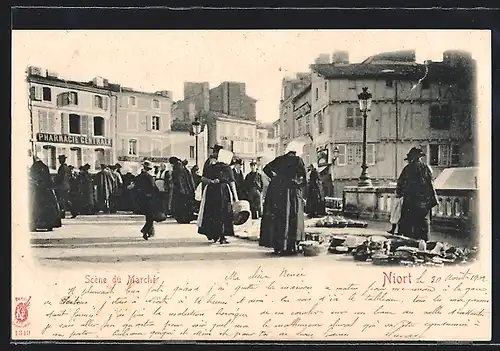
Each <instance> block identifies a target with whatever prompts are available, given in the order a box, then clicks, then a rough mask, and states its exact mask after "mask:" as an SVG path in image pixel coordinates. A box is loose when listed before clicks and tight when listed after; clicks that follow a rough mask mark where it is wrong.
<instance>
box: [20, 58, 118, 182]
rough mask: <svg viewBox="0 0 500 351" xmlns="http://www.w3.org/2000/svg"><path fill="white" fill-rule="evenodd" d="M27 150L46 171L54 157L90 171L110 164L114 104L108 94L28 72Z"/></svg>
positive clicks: (95, 84) (36, 69)
mask: <svg viewBox="0 0 500 351" xmlns="http://www.w3.org/2000/svg"><path fill="white" fill-rule="evenodd" d="M27 83H28V88H29V89H28V91H29V100H28V101H29V106H28V108H29V112H30V117H31V129H32V145H31V150H32V152H35V153H36V154H37V156H38V157H39V158H40V159H41V160H42V161H43V162H44V163H45V164H47V166H48V167H49V169H50V171H51V172H52V173H55V172H56V170H57V168H58V162H57V158H58V156H59V155H65V156H66V157H67V164H68V165H72V166H74V167H80V166H82V165H84V164H86V163H88V164H90V166H91V171H95V170H97V169H99V167H100V165H101V164H102V163H105V164H110V163H113V162H114V159H115V155H114V151H113V147H114V140H113V139H114V138H113V136H114V133H115V129H114V128H115V124H114V121H115V118H114V117H115V115H114V113H113V112H114V110H115V104H114V100H113V98H112V96H111V94H110V92H109V91H108V90H106V89H104V88H103V87H101V86H100V85H101V84H100V78H96V79H94V80H93V81H92V82H88V83H84V82H76V81H69V80H64V79H61V78H59V77H58V76H57V74H56V73H54V72H51V71H48V70H46V69H43V68H40V67H34V66H31V67H28V71H27Z"/></svg>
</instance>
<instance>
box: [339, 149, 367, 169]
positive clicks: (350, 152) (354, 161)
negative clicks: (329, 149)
mask: <svg viewBox="0 0 500 351" xmlns="http://www.w3.org/2000/svg"><path fill="white" fill-rule="evenodd" d="M340 151H341V150H340V147H339V158H340ZM346 151H347V152H346V156H347V157H346V158H347V162H346V163H347V164H348V165H360V164H362V163H363V144H351V145H347V148H346ZM339 164H340V162H339ZM366 164H367V165H374V164H375V144H367V145H366Z"/></svg>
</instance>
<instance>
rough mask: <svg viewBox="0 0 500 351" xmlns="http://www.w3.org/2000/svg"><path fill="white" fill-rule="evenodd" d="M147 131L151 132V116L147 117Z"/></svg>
mask: <svg viewBox="0 0 500 351" xmlns="http://www.w3.org/2000/svg"><path fill="white" fill-rule="evenodd" d="M146 131H148V132H149V131H151V116H146Z"/></svg>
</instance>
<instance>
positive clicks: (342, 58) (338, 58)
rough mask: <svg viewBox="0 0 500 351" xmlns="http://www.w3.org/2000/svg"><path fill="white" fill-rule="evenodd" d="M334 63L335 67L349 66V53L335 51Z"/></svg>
mask: <svg viewBox="0 0 500 351" xmlns="http://www.w3.org/2000/svg"><path fill="white" fill-rule="evenodd" d="M332 63H333V64H335V65H339V64H340V65H347V64H349V52H347V51H335V52H334V53H333V54H332Z"/></svg>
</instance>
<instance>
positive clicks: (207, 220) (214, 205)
mask: <svg viewBox="0 0 500 351" xmlns="http://www.w3.org/2000/svg"><path fill="white" fill-rule="evenodd" d="M232 203H233V198H232V194H231V190H230V189H229V185H228V184H223V183H221V184H209V185H207V186H206V187H205V189H204V190H203V196H202V200H201V204H200V211H199V213H198V223H197V224H198V233H199V234H203V235H205V236H206V237H207V238H208V239H210V240H216V239H218V238H220V237H221V236H234V227H233V207H232Z"/></svg>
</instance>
